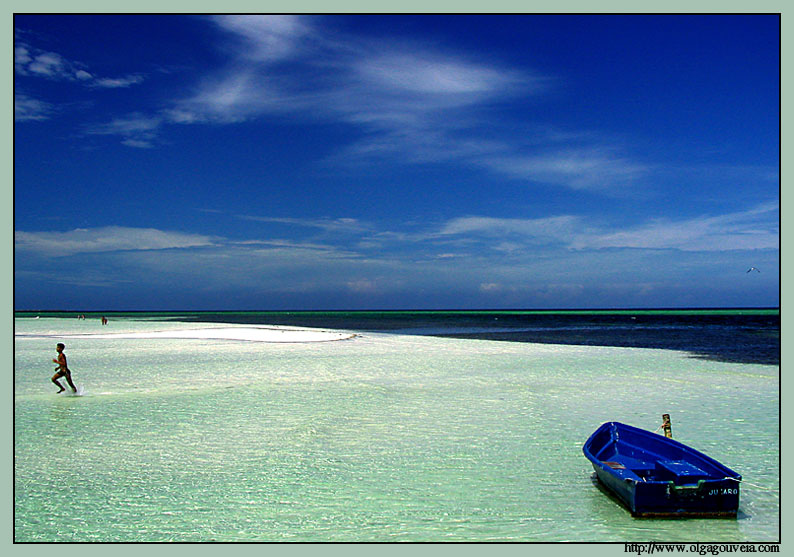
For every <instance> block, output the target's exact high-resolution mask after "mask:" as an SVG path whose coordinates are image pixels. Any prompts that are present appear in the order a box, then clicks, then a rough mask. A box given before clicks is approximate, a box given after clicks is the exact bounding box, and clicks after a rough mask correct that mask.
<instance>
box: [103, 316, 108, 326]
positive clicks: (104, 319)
mask: <svg viewBox="0 0 794 557" xmlns="http://www.w3.org/2000/svg"><path fill="white" fill-rule="evenodd" d="M102 324H103V325H107V324H108V320H107V319H106V318H105V316H104V315H103V316H102Z"/></svg>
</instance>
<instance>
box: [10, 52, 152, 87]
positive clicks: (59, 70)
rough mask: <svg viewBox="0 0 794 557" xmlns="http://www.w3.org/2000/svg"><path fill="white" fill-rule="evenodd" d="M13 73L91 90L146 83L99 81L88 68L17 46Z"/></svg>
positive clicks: (137, 78)
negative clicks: (73, 84) (81, 84)
mask: <svg viewBox="0 0 794 557" xmlns="http://www.w3.org/2000/svg"><path fill="white" fill-rule="evenodd" d="M14 71H15V72H16V73H17V74H19V75H20V76H26V77H40V78H46V79H50V80H56V81H76V82H80V83H83V84H84V85H87V86H90V87H98V88H117V87H129V86H131V85H134V84H136V83H140V82H142V81H143V80H144V77H143V76H142V75H140V74H134V75H128V76H125V77H118V78H108V77H97V76H95V75H94V74H92V73H91V72H90V71H88V68H87V66H86V65H85V64H83V63H81V62H76V61H72V60H69V59H67V58H65V57H64V56H61V55H60V54H58V53H57V52H47V51H43V50H41V49H38V48H34V47H32V46H30V45H28V44H24V43H18V44H16V45H15V46H14Z"/></svg>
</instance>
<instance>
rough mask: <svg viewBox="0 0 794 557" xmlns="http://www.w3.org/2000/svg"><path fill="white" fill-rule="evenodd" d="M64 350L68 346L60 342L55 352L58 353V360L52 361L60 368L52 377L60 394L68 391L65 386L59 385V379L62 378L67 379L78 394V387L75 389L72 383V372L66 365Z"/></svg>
mask: <svg viewBox="0 0 794 557" xmlns="http://www.w3.org/2000/svg"><path fill="white" fill-rule="evenodd" d="M64 348H66V346H64V345H63V343H62V342H59V343H58V345H57V346H56V347H55V350H56V351H57V352H58V359H57V360H56V359H55V358H53V360H52V361H53V363H56V364H58V367H56V368H55V375H53V376H52V382H53V383H55V384H56V385H58V388H59V389H60V390H59V391H58V394H60V393H62V392H64V391H65V390H66V389H64V388H63V386H62V385H61V384H60V383H58V379H60V378H61V377H66V382H67V383H69V386H70V387H71V388H72V391H74V392H75V393H76V392H77V387H75V386H74V383H72V372H71V370H70V369H69V366H68V365H67V364H66V354H64V353H63V349H64Z"/></svg>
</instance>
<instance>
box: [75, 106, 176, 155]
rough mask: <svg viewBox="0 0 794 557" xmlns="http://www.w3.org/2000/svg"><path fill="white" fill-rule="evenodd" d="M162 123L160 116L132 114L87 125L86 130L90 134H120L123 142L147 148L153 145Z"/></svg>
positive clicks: (130, 145)
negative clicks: (103, 122)
mask: <svg viewBox="0 0 794 557" xmlns="http://www.w3.org/2000/svg"><path fill="white" fill-rule="evenodd" d="M162 124H163V120H162V118H160V117H158V116H146V115H143V114H130V115H128V116H125V117H121V118H116V119H115V120H112V121H110V122H107V123H105V124H95V125H90V126H87V127H86V128H85V131H86V133H88V134H89V135H119V136H121V137H122V143H123V144H125V145H127V146H129V147H144V148H146V147H151V146H152V144H153V141H154V139H155V138H156V137H157V131H158V130H159V129H160V127H161V126H162Z"/></svg>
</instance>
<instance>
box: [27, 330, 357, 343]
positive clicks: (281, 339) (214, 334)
mask: <svg viewBox="0 0 794 557" xmlns="http://www.w3.org/2000/svg"><path fill="white" fill-rule="evenodd" d="M24 336H27V337H29V338H30V337H32V336H38V337H55V336H57V337H58V338H64V339H188V340H189V339H196V340H237V341H248V342H268V343H306V342H332V341H338V340H349V339H352V338H354V337H356V336H357V335H356V333H351V332H348V331H325V330H322V329H297V328H288V327H206V328H200V329H170V330H166V331H145V332H119V333H71V334H60V335H30V336H29V335H24Z"/></svg>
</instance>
